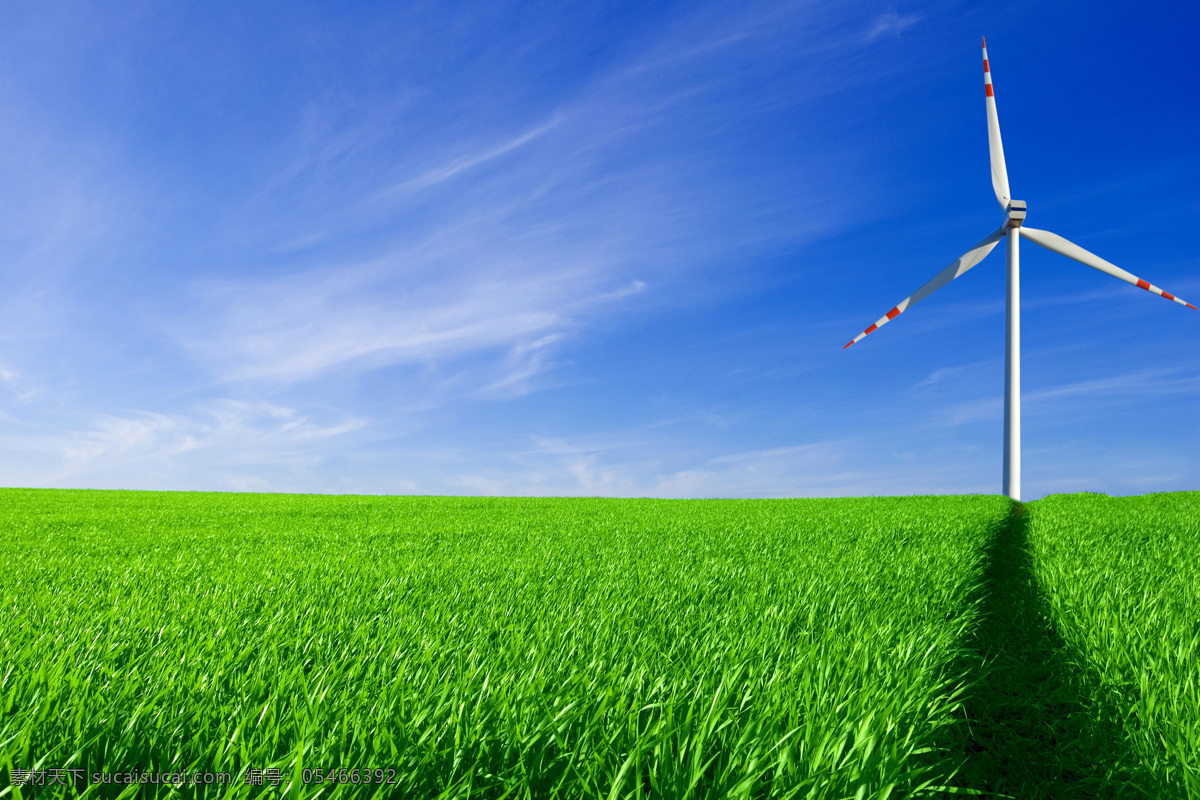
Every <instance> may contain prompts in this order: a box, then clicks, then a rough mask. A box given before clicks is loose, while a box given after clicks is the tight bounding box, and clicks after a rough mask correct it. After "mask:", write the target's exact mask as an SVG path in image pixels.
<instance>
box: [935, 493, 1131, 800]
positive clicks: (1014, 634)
mask: <svg viewBox="0 0 1200 800" xmlns="http://www.w3.org/2000/svg"><path fill="white" fill-rule="evenodd" d="M1026 513H1027V510H1026V508H1025V507H1024V506H1023V505H1022V504H1021V503H1014V504H1013V513H1012V516H1011V517H1010V518H1009V520H1008V523H1007V524H1006V525H1005V526H1002V527H1001V528H1000V529H999V530H998V531H997V534H996V538H995V539H994V540H993V541H992V544H991V545H990V547H989V550H988V552H987V556H986V557H987V566H986V568H985V570H984V575H983V581H982V585H981V587H980V588H981V593H982V604H981V609H980V610H981V613H980V618H979V624H978V626H977V628H976V630H975V634H974V636H973V641H971V642H970V653H971V655H970V656H969V658H970V659H972V660H973V661H974V664H973V675H974V678H975V681H974V685H973V688H972V690H971V691H970V692H969V694H968V696H967V697H966V699H965V702H964V706H965V713H966V720H965V721H964V724H962V725H960V726H958V731H957V732H958V735H959V736H960V740H959V742H958V743H957V746H955V747H954V749H953V750H952V752H953V753H956V754H958V755H959V759H960V760H961V761H962V762H963V765H962V768H961V769H960V770H959V772H958V775H957V776H956V778H955V780H954V784H955V785H956V786H957V787H959V789H960V791H964V790H965V792H966V793H971V794H976V793H981V794H982V796H985V797H1012V798H1020V799H1021V800H1040V798H1055V799H1056V800H1057V799H1059V798H1062V799H1063V800H1073V799H1074V798H1126V797H1131V798H1132V797H1153V796H1154V795H1153V794H1152V793H1151V792H1149V791H1147V790H1146V789H1145V788H1139V787H1138V786H1137V785H1135V784H1134V783H1132V782H1131V781H1130V780H1129V779H1128V778H1124V779H1122V778H1120V777H1117V775H1116V774H1115V773H1116V770H1115V769H1114V767H1113V765H1115V764H1121V763H1128V761H1127V759H1128V758H1129V754H1128V753H1127V752H1125V751H1124V750H1123V749H1122V747H1123V744H1122V739H1121V736H1120V731H1119V730H1118V729H1117V728H1116V726H1115V724H1113V721H1112V720H1111V719H1109V720H1108V721H1107V722H1106V723H1104V724H1097V722H1096V719H1097V716H1096V714H1095V713H1094V711H1092V710H1091V709H1092V707H1093V702H1094V701H1093V700H1092V698H1090V697H1089V696H1088V694H1087V692H1086V691H1085V689H1084V688H1083V682H1082V680H1081V679H1080V675H1081V673H1080V671H1079V667H1078V666H1077V665H1076V664H1075V663H1074V661H1073V660H1072V659H1071V656H1070V652H1069V650H1068V649H1067V648H1066V646H1065V645H1064V643H1063V641H1062V639H1061V638H1060V637H1059V635H1058V633H1057V632H1056V630H1055V628H1054V625H1053V623H1052V622H1051V620H1050V618H1049V613H1048V610H1047V606H1046V603H1045V600H1044V598H1043V596H1042V594H1041V592H1040V591H1039V588H1038V584H1037V580H1036V578H1035V576H1034V573H1033V569H1032V561H1031V558H1030V554H1029V549H1028V534H1027V530H1026V526H1027V524H1028V518H1027V516H1026Z"/></svg>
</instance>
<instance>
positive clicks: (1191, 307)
mask: <svg viewBox="0 0 1200 800" xmlns="http://www.w3.org/2000/svg"><path fill="white" fill-rule="evenodd" d="M1184 305H1185V306H1187V307H1188V308H1190V309H1191V310H1192V311H1200V308H1196V307H1195V306H1194V305H1192V304H1191V303H1184Z"/></svg>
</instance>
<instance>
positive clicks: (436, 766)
mask: <svg viewBox="0 0 1200 800" xmlns="http://www.w3.org/2000/svg"><path fill="white" fill-rule="evenodd" d="M0 509H2V510H0V575H3V576H4V580H3V583H2V584H0V604H2V606H0V607H2V608H3V609H4V612H5V615H4V627H3V628H0V647H2V650H0V659H2V660H0V771H2V772H3V773H4V774H5V776H6V777H7V778H8V779H9V780H10V782H11V779H12V776H13V774H14V773H13V771H14V770H15V769H35V770H36V769H42V770H49V769H55V768H79V769H82V770H83V774H84V775H87V776H91V775H92V774H93V773H101V772H107V773H112V772H127V771H129V770H139V771H148V770H152V771H156V772H183V771H188V772H195V771H210V772H222V771H223V772H228V773H230V774H231V776H232V777H231V781H230V783H228V784H227V785H221V786H208V787H204V788H198V787H185V788H182V789H179V790H175V791H174V793H175V794H179V795H182V796H193V795H194V794H200V795H203V796H211V797H231V798H232V797H251V796H253V797H258V796H266V797H288V798H291V797H374V796H381V797H383V796H386V797H421V798H425V797H429V798H435V797H443V798H456V797H462V798H466V797H472V798H502V797H503V798H550V797H562V798H636V797H655V798H671V799H672V800H679V799H681V798H742V797H744V798H785V797H786V798H889V797H897V798H899V797H921V796H940V795H943V794H951V793H958V794H974V795H980V796H987V797H1010V798H1022V799H1023V800H1039V799H1040V798H1127V797H1128V798H1142V797H1149V798H1187V799H1188V800H1200V773H1198V771H1197V770H1198V768H1197V761H1196V758H1195V754H1196V753H1197V752H1200V567H1198V566H1197V564H1200V559H1197V558H1196V557H1195V553H1196V552H1197V551H1200V493H1197V492H1191V493H1177V494H1171V495H1149V496H1145V497H1132V498H1109V497H1105V496H1103V495H1059V496H1051V497H1048V498H1045V499H1043V500H1039V501H1037V502H1034V503H1029V504H1025V505H1021V504H1016V505H1015V506H1014V505H1013V504H1011V503H1010V502H1009V501H1008V500H1007V499H1005V498H1001V497H914V498H864V499H852V500H795V501H792V500H788V501H784V500H768V501H647V500H629V501H626V500H550V499H542V500H517V499H494V500H480V499H462V498H459V499H455V498H386V497H374V498H372V497H313V496H307V497H306V496H283V495H223V494H183V493H176V494H167V493H139V492H84V491H45V490H0ZM247 768H254V769H259V770H264V771H267V772H266V775H265V778H266V780H265V785H263V786H251V785H248V784H246V783H245V781H244V775H245V771H246V769H247ZM355 768H358V770H359V772H357V773H356V772H354V771H353V770H354V769H355ZM338 769H341V770H346V772H345V773H344V774H343V776H342V779H343V783H342V784H333V783H328V782H326V783H321V782H318V781H315V780H314V778H315V775H314V773H313V772H312V771H313V770H324V771H326V772H328V771H330V770H338ZM271 770H273V771H274V772H271ZM363 770H370V771H371V772H370V773H369V774H367V775H366V776H364V775H363V772H362V771H363ZM364 777H365V778H366V779H367V780H365V781H364ZM272 778H276V779H277V780H278V784H277V785H275V783H274V782H273V781H272V780H271V779H272ZM381 779H386V780H388V781H389V783H387V784H386V785H384V786H379V785H378V784H377V783H376V782H377V781H379V780H381ZM351 781H357V782H355V783H352V782H351ZM139 792H140V794H142V795H145V796H152V795H164V794H169V793H171V791H170V790H169V789H163V788H162V787H159V786H146V787H137V786H133V787H125V786H121V785H114V784H108V785H101V784H95V783H93V784H91V785H88V783H87V781H82V782H80V783H79V785H78V787H77V789H76V790H68V789H65V788H62V787H59V788H55V789H51V788H44V789H39V788H31V787H29V786H25V787H24V788H23V789H22V788H21V787H17V786H12V785H8V786H5V787H4V788H0V798H3V797H8V796H10V795H11V796H13V797H25V796H30V795H31V794H32V796H39V797H41V796H47V797H48V796H84V797H117V796H122V797H132V796H136V795H138V793H139Z"/></svg>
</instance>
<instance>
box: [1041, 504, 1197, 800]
mask: <svg viewBox="0 0 1200 800" xmlns="http://www.w3.org/2000/svg"><path fill="white" fill-rule="evenodd" d="M1034 509H1035V510H1034V512H1033V513H1032V514H1030V516H1029V531H1028V537H1029V553H1030V563H1031V571H1032V574H1033V575H1034V576H1035V577H1036V581H1037V584H1038V586H1039V587H1040V591H1041V594H1042V596H1043V597H1044V600H1045V605H1046V609H1047V614H1046V615H1047V617H1048V618H1049V619H1050V621H1051V623H1052V624H1053V626H1054V628H1055V629H1056V630H1057V632H1058V635H1059V636H1061V639H1062V641H1063V643H1064V647H1065V651H1066V652H1067V653H1068V654H1069V657H1070V658H1071V659H1072V660H1073V661H1074V662H1075V663H1076V664H1077V665H1078V669H1077V672H1078V674H1079V676H1080V678H1079V680H1080V682H1081V684H1082V686H1083V691H1084V693H1085V694H1086V695H1087V696H1088V697H1089V698H1090V702H1089V703H1088V704H1087V707H1086V709H1085V711H1084V713H1083V719H1084V726H1085V728H1086V729H1087V730H1089V731H1090V732H1091V733H1092V734H1093V738H1094V739H1096V740H1098V741H1099V744H1098V745H1095V744H1094V745H1093V748H1098V749H1099V750H1100V751H1101V752H1104V753H1105V754H1106V756H1107V758H1108V759H1109V772H1110V774H1111V776H1112V779H1113V780H1115V781H1117V782H1119V783H1120V784H1123V785H1124V786H1125V787H1126V789H1125V791H1124V794H1127V795H1129V796H1135V795H1144V796H1149V797H1156V798H1161V797H1180V798H1184V797H1186V798H1189V800H1196V799H1197V798H1200V757H1198V754H1200V558H1198V557H1197V553H1200V492H1178V493H1172V494H1157V495H1145V496H1142V497H1124V498H1113V497H1107V496H1105V495H1092V494H1076V495H1058V496H1053V497H1048V498H1045V499H1043V500H1040V501H1038V502H1037V503H1035V504H1034Z"/></svg>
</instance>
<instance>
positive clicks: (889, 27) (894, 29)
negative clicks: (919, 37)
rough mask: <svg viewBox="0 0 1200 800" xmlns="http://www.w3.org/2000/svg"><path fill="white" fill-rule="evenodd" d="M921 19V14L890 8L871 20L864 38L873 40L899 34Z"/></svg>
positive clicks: (868, 40)
mask: <svg viewBox="0 0 1200 800" xmlns="http://www.w3.org/2000/svg"><path fill="white" fill-rule="evenodd" d="M920 21H921V16H920V15H918V14H900V13H898V12H897V11H896V10H895V9H890V10H888V11H886V12H884V13H883V14H880V15H878V16H877V17H875V18H874V19H872V20H871V24H870V26H868V28H867V30H866V32H865V33H863V39H864V40H865V41H867V42H873V41H875V40H876V39H879V38H882V37H884V36H899V35H900V34H902V33H904V31H906V30H908V29H909V28H911V27H912V26H913V25H916V24H917V23H918V22H920Z"/></svg>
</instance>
